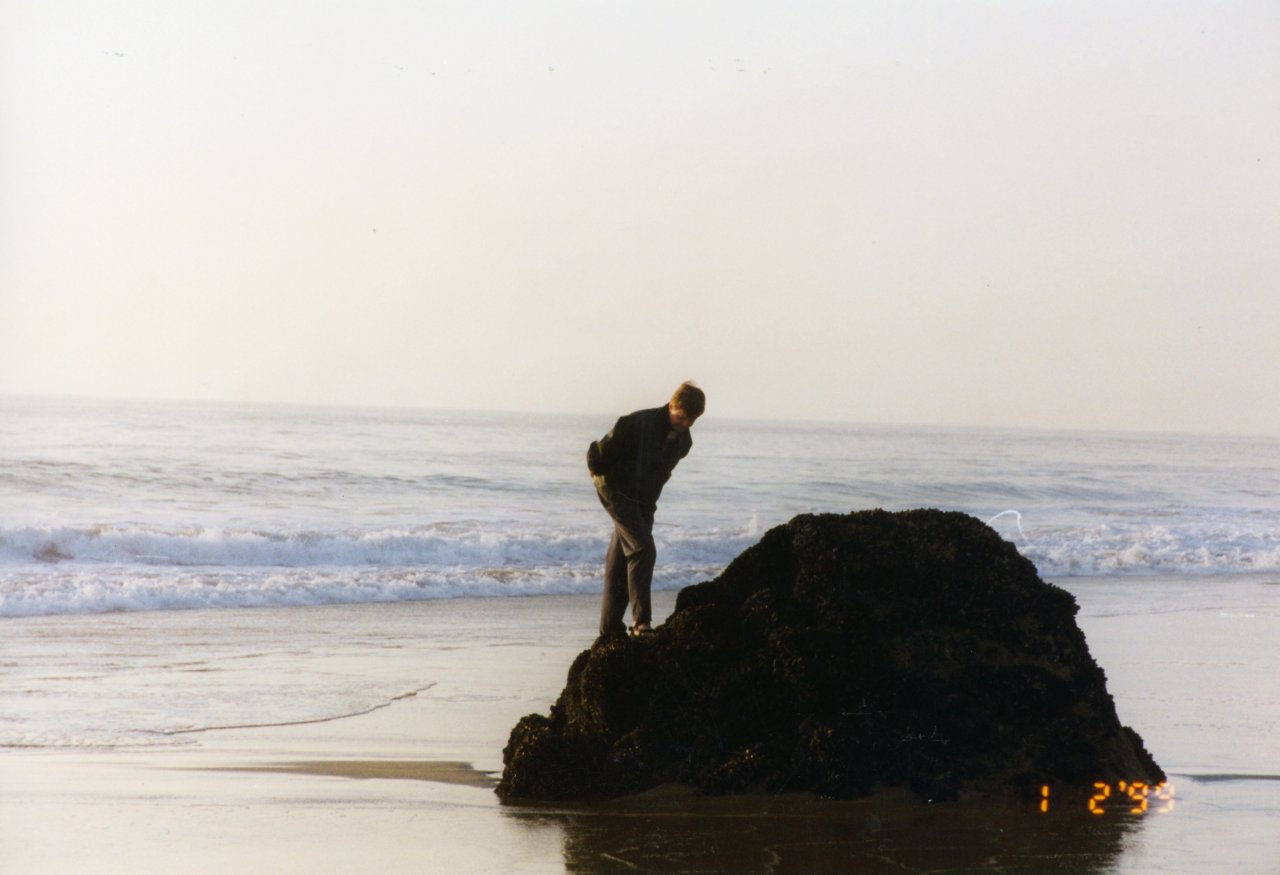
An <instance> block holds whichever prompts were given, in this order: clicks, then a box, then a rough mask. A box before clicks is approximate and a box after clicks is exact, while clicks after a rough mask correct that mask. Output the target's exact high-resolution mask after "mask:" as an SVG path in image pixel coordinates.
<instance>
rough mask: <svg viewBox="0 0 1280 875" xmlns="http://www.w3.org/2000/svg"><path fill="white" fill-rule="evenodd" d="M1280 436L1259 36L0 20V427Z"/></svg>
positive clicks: (686, 8)
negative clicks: (682, 404) (312, 407)
mask: <svg viewBox="0 0 1280 875" xmlns="http://www.w3.org/2000/svg"><path fill="white" fill-rule="evenodd" d="M686 377H694V378H696V379H698V380H699V381H700V383H701V384H702V385H703V387H704V388H705V389H706V390H707V393H708V399H709V404H708V410H709V413H712V414H716V415H723V416H732V417H749V418H781V417H797V418H803V419H835V420H855V421H866V422H907V423H956V424H972V425H1001V426H1019V425H1026V426H1051V427H1079V428H1121V429H1143V430H1147V429H1152V430H1163V429H1174V430H1194V431H1227V432H1233V431H1238V432H1264V433H1273V434H1280V403H1277V398H1278V397H1280V3H1277V2H1274V0H1261V2H1253V3H1250V2H1177V0H1149V2H1123V0H1120V2H1117V0H1099V2H1055V3H1048V2H1019V0H1010V2H966V0H946V2H943V0H937V2H911V0H885V2H854V0H844V2H795V0H788V2H775V3H761V2H747V0H730V2H722V3H709V2H696V0H693V2H691V0H683V2H678V3H676V2H673V3H663V2H652V0H648V2H643V3H620V2H609V0H584V2H580V3H570V2H557V0H551V2H523V0H520V2H516V0H512V2H505V3H486V2H475V0H466V2H426V0H423V2H385V0H361V2H358V3H357V2H317V0H295V2H279V0H244V2H234V0H216V2H215V0H208V2H197V0H190V2H175V0H135V2H129V0H102V2H93V3H85V2H80V0H76V2H69V0H0V393H6V394H52V395H72V394H74V395H105V396H122V397H159V398H183V399H187V398H190V399H225V400H249V401H270V402H297V403H308V404H311V403H341V404H376V405H413V406H425V407H463V408H488V409H494V408H496V409H516V410H520V409H545V410H553V411H565V412H573V411H582V412H607V413H620V412H622V411H624V410H627V409H633V408H635V407H639V406H647V405H650V404H657V403H660V402H661V401H662V400H664V399H665V397H666V396H667V395H668V393H669V392H670V390H671V389H672V388H673V387H674V386H675V384H676V383H678V382H679V381H680V380H681V379H684V378H686Z"/></svg>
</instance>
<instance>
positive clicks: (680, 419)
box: [667, 380, 707, 431]
mask: <svg viewBox="0 0 1280 875" xmlns="http://www.w3.org/2000/svg"><path fill="white" fill-rule="evenodd" d="M706 409H707V396H706V395H705V394H703V391H702V390H701V389H699V388H698V387H697V385H696V384H695V383H694V382H693V381H692V380H685V381H684V382H683V383H681V384H680V386H679V388H677V389H676V391H675V394H674V395H672V396H671V400H670V401H669V402H667V414H668V415H669V416H670V417H671V427H672V428H674V429H675V430H676V431H687V430H688V429H689V427H690V426H692V425H693V423H694V421H695V420H696V419H697V418H698V417H699V416H701V415H702V412H703V411H704V410H706Z"/></svg>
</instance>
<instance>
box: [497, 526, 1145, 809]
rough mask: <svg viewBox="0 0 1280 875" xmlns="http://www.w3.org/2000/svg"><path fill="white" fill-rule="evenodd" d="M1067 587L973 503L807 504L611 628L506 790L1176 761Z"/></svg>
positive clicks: (760, 787)
mask: <svg viewBox="0 0 1280 875" xmlns="http://www.w3.org/2000/svg"><path fill="white" fill-rule="evenodd" d="M1076 611H1077V606H1076V603H1075V599H1074V598H1073V597H1072V596H1071V595H1070V594H1069V593H1067V592H1065V591H1063V590H1061V589H1059V588H1057V587H1055V586H1052V585H1051V584H1047V583H1045V582H1043V581H1041V580H1040V578H1039V577H1038V576H1037V574H1036V571H1035V568H1034V567H1033V566H1032V564H1031V563H1030V562H1029V561H1028V560H1027V559H1025V558H1024V557H1022V556H1021V555H1019V553H1018V552H1017V550H1016V549H1014V547H1013V545H1012V544H1010V543H1008V542H1007V541H1004V540H1002V539H1001V538H1000V537H999V536H998V535H997V534H996V533H995V532H994V531H992V530H991V529H990V528H989V527H987V526H985V525H983V524H982V523H981V522H979V521H978V520H976V519H974V518H973V517H969V516H966V515H964V514H959V513H944V512H942V511H936V510H915V511H906V512H903V513H887V512H885V511H863V512H859V513H851V514H848V515H846V516H839V515H835V514H824V515H805V516H798V517H796V518H795V519H793V520H792V521H791V522H789V523H787V524H786V525H782V526H778V527H777V528H775V529H772V530H770V531H769V532H767V533H766V534H765V536H764V537H763V538H762V539H761V541H760V542H759V543H758V544H756V545H755V546H753V547H751V548H749V549H748V550H746V551H745V552H743V553H742V555H740V556H739V557H738V558H737V559H735V560H734V561H733V562H732V563H731V564H730V565H729V567H728V568H726V569H725V570H724V573H723V574H721V575H720V576H719V577H717V578H716V579H715V580H712V581H708V582H705V583H700V584H696V585H694V586H691V587H688V588H687V589H685V590H683V591H682V592H681V593H680V594H679V597H678V599H677V601H676V608H675V611H674V612H673V613H672V615H671V617H670V618H669V619H668V620H667V622H666V624H665V625H664V626H662V627H661V628H660V629H659V631H658V634H657V635H656V636H654V637H653V638H651V639H648V640H629V639H625V638H602V639H600V640H598V641H596V643H595V644H594V645H593V646H592V647H591V649H589V650H587V651H584V652H583V653H582V654H581V655H580V656H578V658H577V659H576V660H574V663H573V665H572V667H571V668H570V669H569V678H568V683H567V684H566V686H565V689H564V692H563V693H561V694H560V698H559V700H558V701H557V702H556V703H555V705H554V706H552V708H551V714H550V716H549V717H543V716H541V715H537V714H531V715H529V716H527V717H524V718H523V719H521V720H520V722H519V723H518V724H517V725H516V726H515V728H514V729H513V730H512V732H511V739H510V741H509V743H508V744H507V747H506V749H505V750H504V751H503V762H504V764H505V768H504V771H503V775H502V781H501V783H500V784H499V786H498V791H497V792H498V795H499V796H500V797H501V798H502V799H503V800H504V801H509V800H518V799H530V800H533V799H566V798H578V799H583V798H593V797H597V798H598V797H612V796H621V795H626V794H632V793H638V792H641V791H644V790H647V789H649V788H652V787H655V786H657V785H660V784H665V783H670V782H677V783H683V784H687V785H691V786H692V787H694V788H696V789H697V790H699V791H702V792H706V793H744V792H766V793H783V792H790V791H811V792H813V793H817V794H820V795H823V796H829V797H837V798H845V799H848V798H856V797H859V796H863V795H866V794H867V793H869V792H871V791H873V790H877V789H885V788H899V787H903V788H909V789H910V790H911V791H913V792H914V793H915V794H916V795H917V796H919V797H920V798H921V799H926V800H943V799H953V798H956V797H957V795H958V794H959V793H960V792H961V791H962V790H975V791H981V792H990V793H1012V794H1016V795H1023V796H1030V795H1034V794H1037V793H1039V791H1040V787H1041V786H1042V785H1044V784H1051V785H1053V786H1054V791H1053V792H1054V794H1055V798H1063V795H1064V794H1067V793H1069V792H1071V791H1072V790H1074V791H1076V792H1078V793H1083V794H1084V795H1086V796H1087V795H1088V793H1089V791H1090V788H1091V787H1092V785H1093V783H1094V782H1097V781H1100V782H1107V783H1111V784H1118V782H1119V781H1125V782H1134V781H1139V782H1143V783H1145V784H1148V785H1154V784H1156V783H1158V782H1160V781H1162V780H1163V779H1164V773H1163V772H1162V771H1161V769H1160V767H1159V766H1158V765H1156V763H1155V761H1154V760H1153V759H1152V757H1151V755H1150V754H1149V753H1147V751H1146V750H1145V749H1144V747H1143V745H1142V740H1141V739H1140V738H1139V737H1138V735H1137V734H1136V733H1135V732H1133V731H1132V730H1131V729H1129V728H1128V727H1125V726H1122V725H1121V724H1120V721H1119V719H1118V718H1117V716H1116V710H1115V704H1114V702H1113V701H1112V699H1111V696H1110V695H1109V694H1108V693H1107V690H1106V683H1105V676H1104V675H1103V672H1102V670H1101V669H1100V668H1099V667H1098V665H1097V663H1095V662H1094V661H1093V658H1092V657H1091V656H1090V655H1089V650H1088V647H1087V646H1086V644H1085V639H1084V635H1083V634H1082V633H1081V631H1080V629H1079V627H1078V626H1077V625H1076V623H1075V614H1076Z"/></svg>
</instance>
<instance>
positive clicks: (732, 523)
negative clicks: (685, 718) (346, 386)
mask: <svg viewBox="0 0 1280 875" xmlns="http://www.w3.org/2000/svg"><path fill="white" fill-rule="evenodd" d="M620 412H622V411H620ZM612 421H613V418H612V417H611V416H581V415H576V416H564V415H554V414H545V413H544V414H528V413H525V414H509V413H457V412H432V411H404V410H358V409H321V408H315V409H311V408H298V407H254V406H230V405H226V406H218V405H177V404H169V405H165V404H142V403H107V402H91V401H83V402H73V401H51V400H50V401H44V400H28V399H3V400H0V618H13V617H30V616H47V615H58V614H99V613H111V612H118V611H150V610H177V609H183V608H247V607H264V606H299V605H319V604H343V603H348V604H349V603H366V602H401V601H412V600H419V599H438V598H455V597H462V596H470V597H474V596H484V597H498V598H500V597H504V596H512V595H531V594H570V593H584V592H594V591H596V590H597V589H598V587H599V577H600V568H601V564H602V557H603V553H604V546H605V543H606V540H607V538H608V533H609V526H608V521H607V518H606V517H605V515H604V513H603V511H602V510H601V508H600V507H599V505H598V503H597V501H596V498H595V494H594V492H593V490H592V488H591V484H590V481H589V479H588V476H587V473H586V467H585V462H584V457H585V452H586V447H587V444H588V443H589V442H590V441H591V440H593V439H594V438H596V437H599V436H600V435H601V434H603V433H604V432H605V431H606V430H607V429H608V428H609V427H610V426H611V425H612ZM875 507H880V508H885V509H888V510H898V509H905V508H912V507H938V508H942V509H947V510H959V511H963V512H965V513H969V514H972V515H973V516H976V517H978V518H979V519H982V520H983V521H986V522H988V523H990V525H992V526H993V527H994V528H995V529H996V530H997V531H999V532H1000V534H1001V535H1002V536H1004V537H1005V538H1007V539H1008V540H1010V541H1012V542H1013V543H1014V544H1015V545H1016V546H1017V547H1018V549H1019V550H1020V551H1021V552H1022V553H1023V555H1025V556H1026V557H1027V558H1029V559H1030V560H1031V561H1032V562H1034V563H1035V565H1036V567H1037V568H1038V569H1039V571H1040V574H1041V576H1042V577H1045V578H1046V579H1049V578H1059V577H1067V576H1070V577H1076V576H1094V575H1116V574H1120V575H1179V574H1197V575H1231V574H1237V573H1257V572H1266V573H1272V572H1277V571H1280V439H1277V438H1264V437H1254V438H1248V437H1213V436H1187V435H1159V434H1095V433H1085V432H1048V431H1032V430H1026V431H1010V430H988V429H947V428H922V427H894V426H878V425H877V426H866V425H848V424H833V423H776V422H772V423H770V422H745V421H721V420H718V419H717V418H716V417H715V416H714V414H712V415H710V416H707V417H705V418H704V419H703V421H701V422H699V423H698V425H697V426H696V427H695V429H694V449H693V452H692V453H691V454H690V456H689V457H688V458H687V459H686V460H685V461H684V462H683V463H682V464H681V465H680V467H679V468H678V469H677V471H676V473H675V476H674V477H673V478H672V480H671V482H670V483H669V484H668V486H667V489H666V492H665V494H664V496H663V500H662V502H661V505H660V507H659V512H658V518H657V525H656V528H655V536H656V539H657V542H658V549H659V560H658V570H657V573H656V578H655V586H656V587H658V588H661V589H678V588H680V587H683V586H685V585H687V584H690V583H693V582H696V581H699V580H703V579H707V578H709V577H712V576H714V575H715V574H716V573H718V571H719V570H720V569H721V568H723V566H724V565H725V564H726V563H728V562H729V561H730V560H731V559H732V558H733V557H734V556H736V555H737V554H738V553H739V552H741V551H742V550H743V549H745V548H746V547H748V546H749V545H751V544H752V543H754V542H755V541H756V540H757V539H758V538H759V537H760V535H761V534H762V533H763V532H764V531H765V530H767V529H768V528H769V527H771V526H773V525H776V524H779V523H782V522H785V521H787V520H788V519H790V518H791V517H792V516H794V515H795V514H798V513H809V512H835V513H843V512H847V511H850V510H857V509H863V508H875Z"/></svg>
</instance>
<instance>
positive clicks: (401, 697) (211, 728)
mask: <svg viewBox="0 0 1280 875" xmlns="http://www.w3.org/2000/svg"><path fill="white" fill-rule="evenodd" d="M434 686H435V684H434V683H430V684H427V685H426V686H425V687H418V689H416V690H410V691H409V692H407V693H401V694H400V695H398V696H392V697H391V698H390V699H388V700H387V701H385V702H379V703H378V704H376V705H373V706H371V707H368V708H365V709H364V710H362V711H352V712H351V713H349V714H335V715H333V716H331V717H316V718H314V719H311V720H285V721H283V722H281V723H229V724H227V725H226V726H196V727H194V728H192V729H166V730H164V731H163V732H162V733H161V734H162V735H191V734H193V733H196V732H217V731H219V730H222V729H273V728H275V727H280V726H310V725H311V724H313V723H332V722H333V721H335V720H346V719H347V718H348V717H363V716H364V715H365V714H372V713H373V712H374V711H381V710H382V709H383V708H390V707H391V706H392V705H394V704H395V703H396V702H403V701H404V700H405V699H412V698H413V697H414V696H416V695H418V693H425V692H426V691H427V690H429V689H431V688H432V687H434Z"/></svg>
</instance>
